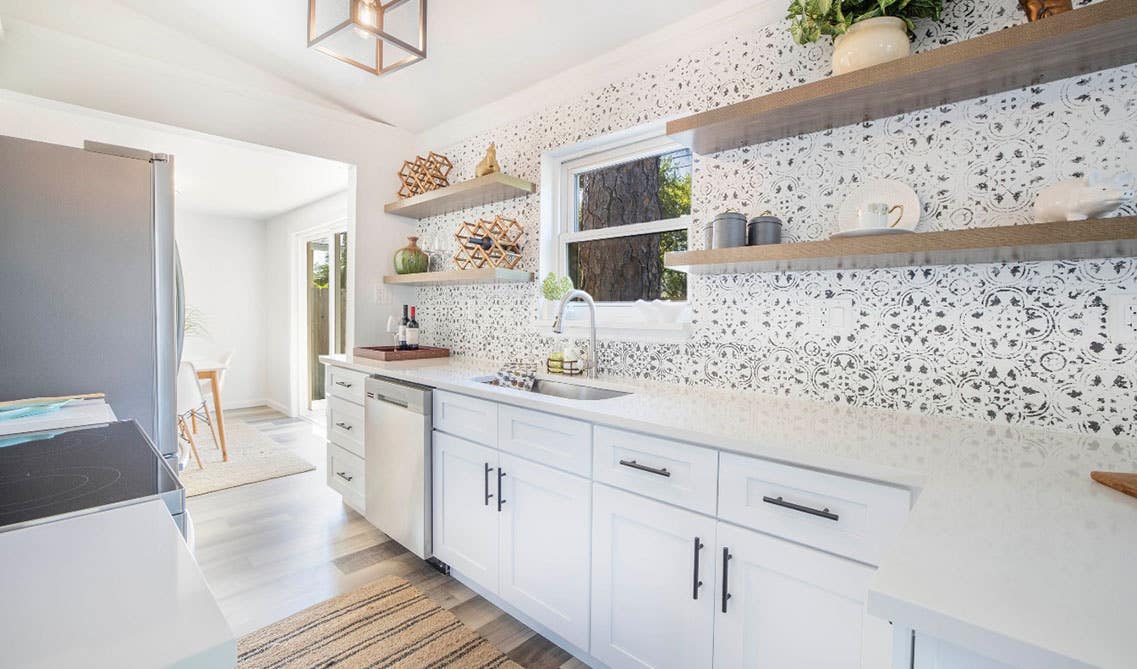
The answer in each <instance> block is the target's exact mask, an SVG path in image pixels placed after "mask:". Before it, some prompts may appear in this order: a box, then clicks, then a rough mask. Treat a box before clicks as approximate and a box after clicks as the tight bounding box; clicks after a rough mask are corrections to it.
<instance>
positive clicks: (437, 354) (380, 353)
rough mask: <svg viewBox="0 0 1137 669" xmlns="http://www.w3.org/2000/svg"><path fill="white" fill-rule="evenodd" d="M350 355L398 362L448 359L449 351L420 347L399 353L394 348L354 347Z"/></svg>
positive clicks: (446, 349)
mask: <svg viewBox="0 0 1137 669" xmlns="http://www.w3.org/2000/svg"><path fill="white" fill-rule="evenodd" d="M352 354H353V355H354V356H355V357H357V358H370V359H371V360H383V361H384V362H395V361H398V360H425V359H426V358H449V357H450V349H448V348H435V347H433V346H420V347H418V348H417V349H415V350H413V351H400V350H398V349H396V348H395V347H394V346H356V347H355V348H354V349H352Z"/></svg>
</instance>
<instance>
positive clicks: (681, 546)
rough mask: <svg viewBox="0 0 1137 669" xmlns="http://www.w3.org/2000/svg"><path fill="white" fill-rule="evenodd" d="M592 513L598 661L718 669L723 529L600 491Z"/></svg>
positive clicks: (661, 506) (594, 494) (663, 506)
mask: <svg viewBox="0 0 1137 669" xmlns="http://www.w3.org/2000/svg"><path fill="white" fill-rule="evenodd" d="M592 505H593V514H592V518H593V521H592V522H593V525H592V645H591V651H590V652H591V654H592V655H593V656H595V657H596V658H597V659H599V660H601V661H602V662H604V663H605V664H607V665H608V666H610V667H613V669H623V668H625V667H637V668H638V667H655V668H657V669H662V668H665V667H675V668H676V669H690V668H691V667H709V666H711V652H712V650H713V644H712V631H713V626H714V608H713V607H714V598H713V595H714V585H713V583H714V581H715V560H714V554H713V553H712V548H713V547H714V545H715V521H714V520H713V519H711V518H707V517H705V516H700V515H698V514H696V513H692V512H690V511H685V510H683V509H678V508H675V507H671V506H667V505H666V504H663V503H661V502H655V501H652V500H648V499H644V498H642V497H639V496H636V495H633V494H631V493H626V492H622V491H619V490H614V489H612V488H609V487H607V486H605V485H600V484H595V485H594V486H593V491H592ZM696 540H697V541H698V543H699V544H701V545H702V549H701V550H696V549H695V546H696ZM696 556H698V557H696ZM696 561H697V564H696ZM700 581H701V582H702V586H699V585H698V582H700Z"/></svg>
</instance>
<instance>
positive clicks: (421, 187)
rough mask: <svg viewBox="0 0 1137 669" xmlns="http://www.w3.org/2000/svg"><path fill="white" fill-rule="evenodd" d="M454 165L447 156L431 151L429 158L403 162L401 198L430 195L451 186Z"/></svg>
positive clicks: (419, 157) (400, 176) (400, 175)
mask: <svg viewBox="0 0 1137 669" xmlns="http://www.w3.org/2000/svg"><path fill="white" fill-rule="evenodd" d="M453 168H454V165H453V163H451V162H450V159H449V158H447V157H446V156H444V155H442V154H439V153H435V152H434V151H431V152H430V153H429V154H428V155H427V157H425V158H423V157H422V156H415V159H414V162H411V161H409V160H404V161H403V166H402V167H401V168H399V180H400V181H402V182H403V185H402V186H400V187H399V197H401V198H408V197H413V196H415V195H422V194H423V193H429V192H430V191H432V190H438V189H439V188H446V187H447V186H449V185H450V178H449V177H450V170H451V169H453Z"/></svg>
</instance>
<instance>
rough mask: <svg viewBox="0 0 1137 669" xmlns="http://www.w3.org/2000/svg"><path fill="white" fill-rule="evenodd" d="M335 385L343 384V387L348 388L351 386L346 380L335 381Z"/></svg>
mask: <svg viewBox="0 0 1137 669" xmlns="http://www.w3.org/2000/svg"><path fill="white" fill-rule="evenodd" d="M336 385H337V386H343V387H344V388H350V387H351V384H350V383H347V382H346V381H336Z"/></svg>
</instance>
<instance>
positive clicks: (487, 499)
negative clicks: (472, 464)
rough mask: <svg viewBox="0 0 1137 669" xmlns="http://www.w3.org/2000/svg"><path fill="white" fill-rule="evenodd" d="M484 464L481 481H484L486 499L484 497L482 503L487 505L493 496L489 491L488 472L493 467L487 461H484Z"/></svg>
mask: <svg viewBox="0 0 1137 669" xmlns="http://www.w3.org/2000/svg"><path fill="white" fill-rule="evenodd" d="M485 465H486V471H485V474H484V475H483V477H482V481H483V482H484V483H485V491H486V493H485V494H486V499H485V504H483V506H489V505H490V498H491V497H493V493H491V492H490V472H492V471H493V467H490V463H488V462H487V463H485Z"/></svg>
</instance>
